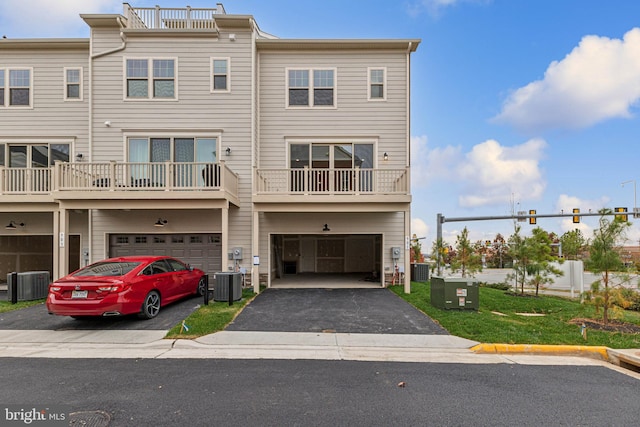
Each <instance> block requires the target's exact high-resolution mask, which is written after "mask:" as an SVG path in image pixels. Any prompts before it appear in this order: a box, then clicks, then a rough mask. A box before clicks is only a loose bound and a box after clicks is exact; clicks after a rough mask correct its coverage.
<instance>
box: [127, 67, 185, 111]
mask: <svg viewBox="0 0 640 427" xmlns="http://www.w3.org/2000/svg"><path fill="white" fill-rule="evenodd" d="M130 59H134V60H146V61H147V72H148V75H147V97H146V98H140V97H131V98H130V97H128V96H127V81H128V77H127V61H128V60H130ZM163 59H170V60H173V71H174V73H173V74H174V77H173V83H174V84H173V98H163V97H157V98H156V97H154V96H153V61H154V60H163ZM178 69H179V67H178V58H177V57H163V56H154V57H137V56H129V57H124V58H122V77H123V78H122V99H123V100H124V101H129V102H141V101H142V102H145V101H154V102H175V101H178Z"/></svg>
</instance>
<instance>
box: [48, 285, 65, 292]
mask: <svg viewBox="0 0 640 427" xmlns="http://www.w3.org/2000/svg"><path fill="white" fill-rule="evenodd" d="M60 289H62V288H61V287H60V286H49V290H50V291H51V292H60Z"/></svg>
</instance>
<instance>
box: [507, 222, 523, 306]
mask: <svg viewBox="0 0 640 427" xmlns="http://www.w3.org/2000/svg"><path fill="white" fill-rule="evenodd" d="M521 229H522V227H520V225H519V224H514V233H513V234H512V235H511V236H509V240H508V242H509V252H508V253H509V256H510V257H511V259H513V274H509V275H507V280H513V289H514V292H517V291H518V286H519V287H520V293H522V294H524V281H525V275H526V273H527V262H528V260H527V253H526V250H525V243H526V239H525V238H524V237H522V235H521V234H520V231H521Z"/></svg>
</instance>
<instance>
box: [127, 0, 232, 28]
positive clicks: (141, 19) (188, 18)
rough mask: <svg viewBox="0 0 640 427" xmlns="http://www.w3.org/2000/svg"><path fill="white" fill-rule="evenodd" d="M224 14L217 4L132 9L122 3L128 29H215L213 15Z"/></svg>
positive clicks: (220, 6)
mask: <svg viewBox="0 0 640 427" xmlns="http://www.w3.org/2000/svg"><path fill="white" fill-rule="evenodd" d="M221 14H225V10H224V7H223V6H222V4H220V3H218V5H217V7H215V8H208V9H202V8H192V7H190V6H187V7H185V8H168V7H160V6H156V7H132V6H130V5H129V4H128V3H124V16H125V18H127V26H128V28H130V29H138V30H140V29H144V30H169V29H173V30H175V29H203V30H215V29H217V26H216V23H215V15H221Z"/></svg>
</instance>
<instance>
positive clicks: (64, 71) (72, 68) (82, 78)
mask: <svg viewBox="0 0 640 427" xmlns="http://www.w3.org/2000/svg"><path fill="white" fill-rule="evenodd" d="M67 70H79V71H80V81H79V82H78V84H79V85H80V96H79V97H78V98H69V97H68V96H67V85H68V84H70V83H69V82H68V81H67ZM62 72H63V73H64V85H63V87H62V90H63V94H64V100H65V101H71V102H73V101H82V98H83V95H84V70H83V68H82V67H64V68H63V69H62ZM71 84H75V83H71Z"/></svg>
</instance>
